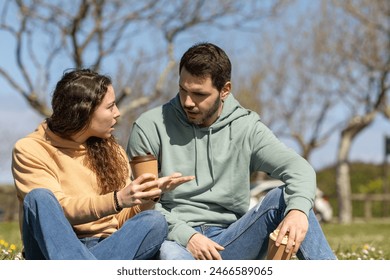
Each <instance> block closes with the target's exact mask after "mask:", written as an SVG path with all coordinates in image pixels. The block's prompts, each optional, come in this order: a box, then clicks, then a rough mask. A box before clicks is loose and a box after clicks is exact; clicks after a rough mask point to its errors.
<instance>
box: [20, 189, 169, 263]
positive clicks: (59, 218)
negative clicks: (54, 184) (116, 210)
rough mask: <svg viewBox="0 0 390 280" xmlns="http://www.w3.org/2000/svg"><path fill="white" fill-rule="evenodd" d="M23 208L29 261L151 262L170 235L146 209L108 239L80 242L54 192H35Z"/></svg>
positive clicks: (161, 219)
mask: <svg viewBox="0 0 390 280" xmlns="http://www.w3.org/2000/svg"><path fill="white" fill-rule="evenodd" d="M23 206H24V219H23V245H24V250H25V258H26V259H30V260H37V259H41V260H45V259H46V260H50V259H53V260H103V259H104V260H133V259H136V260H141V259H151V258H154V257H155V255H156V253H157V252H158V250H159V249H160V246H161V243H162V242H163V241H164V239H165V238H166V236H167V233H168V227H167V223H166V221H165V219H164V217H163V215H162V214H161V213H159V212H158V211H155V210H147V211H143V212H141V213H139V214H137V215H136V216H134V217H133V218H131V219H129V220H128V221H126V222H125V223H124V225H123V226H122V227H121V228H120V229H119V230H117V231H116V232H115V233H113V234H112V235H110V236H109V237H107V238H100V239H99V238H83V239H79V238H78V237H77V236H76V234H75V232H74V231H73V228H72V226H71V225H70V223H69V221H68V220H67V219H66V217H65V215H64V212H63V210H62V207H61V205H60V204H59V202H58V200H57V199H56V198H55V196H54V195H53V193H52V192H51V191H49V190H47V189H41V188H39V189H34V190H32V191H31V192H29V193H28V194H27V195H26V197H25V199H24V202H23Z"/></svg>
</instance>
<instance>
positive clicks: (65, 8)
mask: <svg viewBox="0 0 390 280" xmlns="http://www.w3.org/2000/svg"><path fill="white" fill-rule="evenodd" d="M284 2H285V1H275V3H274V4H273V5H272V6H267V5H263V4H260V3H258V1H248V2H247V3H245V5H242V4H241V3H237V1H202V0H200V1H168V0H161V1H154V0H153V1H151V0H145V1H121V0H112V1H104V0H79V1H60V0H57V1H53V0H35V1H24V0H17V1H13V0H12V1H4V2H3V6H2V7H1V10H0V11H1V22H0V28H1V29H2V30H4V31H7V32H8V33H9V34H10V35H12V37H13V39H14V43H15V61H16V68H17V70H18V72H19V73H18V75H14V74H13V73H10V72H8V71H7V69H6V68H2V67H1V68H0V75H1V76H2V77H3V78H4V79H5V80H6V81H7V82H8V83H9V85H11V87H12V88H13V89H14V90H15V91H16V92H17V93H18V94H21V95H22V96H23V97H24V98H25V99H26V100H27V101H28V102H29V104H30V105H31V106H32V108H34V109H35V110H37V111H38V112H40V113H41V114H42V115H44V116H48V115H50V108H49V107H48V106H47V101H48V100H47V99H48V98H47V93H48V87H49V86H51V83H52V82H53V81H52V77H51V76H52V73H58V68H61V71H62V70H64V69H63V68H64V66H65V67H68V68H73V67H75V68H80V67H91V68H93V69H95V70H98V71H103V69H104V70H106V69H108V68H109V66H108V64H110V63H111V64H113V63H114V62H115V61H117V63H118V64H119V62H118V61H121V62H122V64H126V66H127V67H126V73H125V74H127V76H128V75H130V74H132V75H134V74H136V75H135V77H136V78H137V79H138V78H140V77H142V78H143V79H142V80H143V81H144V82H145V84H146V85H145V87H144V88H143V92H142V93H141V94H139V96H138V97H137V98H135V99H133V100H131V102H129V103H127V104H126V105H125V104H124V102H123V100H125V99H126V98H125V97H126V96H127V95H129V94H130V93H132V94H133V93H134V91H133V90H132V88H131V86H130V85H129V84H126V85H122V86H124V87H123V88H121V89H119V92H120V93H121V95H120V96H119V98H118V99H119V101H120V102H119V103H120V105H121V106H123V108H122V110H124V112H127V111H129V110H132V109H133V108H136V107H139V106H142V105H145V104H148V103H149V102H150V101H151V100H153V99H156V98H157V97H159V96H160V95H161V94H162V91H163V89H164V85H165V83H166V78H167V77H168V74H169V72H170V71H171V70H172V68H173V67H174V65H175V59H174V43H175V39H176V37H177V36H178V35H179V34H181V33H184V32H186V31H189V30H190V29H191V28H193V27H196V26H200V25H211V24H213V25H215V26H219V27H221V28H250V27H251V26H250V23H254V22H258V21H259V20H260V18H261V17H262V16H267V15H270V14H271V13H272V12H273V11H274V10H275V9H277V8H278V7H279V6H280V5H282V4H283V3H284ZM16 14H17V15H18V17H17V18H16V17H15V15H16ZM244 20H245V21H244ZM243 23H244V24H243ZM146 34H152V36H153V37H155V38H156V39H155V41H156V42H159V43H158V44H155V45H149V46H142V45H141V47H140V48H138V49H136V48H135V45H136V44H135V43H134V41H137V40H143V39H139V38H141V37H142V36H146ZM148 49H151V50H148ZM137 58H142V59H137ZM157 59H159V60H157ZM156 60H157V61H159V62H162V63H161V64H160V65H161V66H160V67H154V68H155V69H153V71H149V73H151V75H149V76H154V75H155V76H156V78H150V79H149V80H145V75H144V74H145V73H146V70H145V69H143V70H144V71H143V72H142V71H139V70H138V69H139V68H140V67H142V64H143V63H146V62H150V61H156ZM124 61H125V62H124ZM130 65H131V66H130ZM111 67H113V68H114V69H113V70H111V71H110V72H111V73H116V71H117V69H115V66H111ZM118 68H119V67H118ZM123 69H124V68H123V67H122V70H123ZM129 69H130V70H129ZM54 70H56V71H54ZM149 70H150V68H149ZM122 74H124V73H123V72H122ZM16 76H18V77H20V78H18V79H17V78H16ZM133 77H134V76H133ZM147 77H148V76H147ZM56 78H57V77H55V79H56ZM134 80H135V78H133V79H132V81H134ZM126 82H129V80H127V81H126ZM146 93H149V94H146ZM127 101H128V100H127ZM122 102H123V104H121V103H122Z"/></svg>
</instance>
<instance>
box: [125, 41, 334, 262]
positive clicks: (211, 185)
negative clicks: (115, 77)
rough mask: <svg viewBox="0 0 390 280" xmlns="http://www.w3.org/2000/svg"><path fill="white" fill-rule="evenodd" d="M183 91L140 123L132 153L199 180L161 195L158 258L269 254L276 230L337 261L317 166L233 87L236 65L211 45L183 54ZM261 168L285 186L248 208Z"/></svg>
mask: <svg viewBox="0 0 390 280" xmlns="http://www.w3.org/2000/svg"><path fill="white" fill-rule="evenodd" d="M179 74H180V79H179V93H178V94H177V95H176V96H175V97H174V98H173V99H172V100H170V101H169V102H168V103H166V104H165V105H163V106H160V107H157V108H154V109H152V110H150V111H148V112H146V113H144V114H142V115H141V116H140V118H139V119H138V120H137V121H136V122H135V123H134V125H133V129H132V131H131V135H130V138H129V143H128V147H127V153H128V155H129V156H130V157H133V156H135V155H139V154H146V153H149V152H150V153H152V154H154V155H155V156H156V157H157V158H158V161H159V169H160V176H165V175H166V174H171V173H172V172H173V171H178V172H181V173H182V174H185V175H195V177H196V179H195V180H193V181H192V182H188V183H186V184H184V185H183V186H181V187H179V188H177V189H175V190H174V191H172V192H170V193H167V194H164V195H163V196H162V197H161V200H160V203H158V204H157V205H156V208H157V209H158V210H160V211H161V212H162V213H163V214H164V215H165V217H166V219H167V221H168V225H169V234H168V240H167V241H165V242H164V243H163V245H162V247H161V249H160V258H161V259H201V260H209V259H216V260H218V259H259V258H264V256H265V254H266V251H267V246H268V236H269V234H270V233H271V232H272V231H273V230H274V229H276V228H278V229H279V230H280V231H279V235H278V238H277V240H276V242H277V244H280V242H281V241H282V238H283V236H284V235H285V234H288V235H289V241H288V244H287V249H286V250H288V251H289V250H293V253H296V254H297V256H298V258H300V259H335V256H334V254H333V252H332V250H331V249H330V247H329V244H328V242H327V241H326V239H325V237H324V235H323V232H322V230H321V228H320V226H319V224H318V222H317V220H316V218H315V215H314V213H313V211H312V207H313V201H314V196H315V189H316V176H315V172H314V170H313V168H312V167H311V166H310V165H309V164H308V163H307V162H306V161H305V160H304V159H303V158H302V157H300V156H299V155H298V154H297V153H295V152H294V151H293V150H291V149H289V148H287V147H286V146H285V145H284V144H282V143H281V142H280V141H279V140H278V139H277V138H276V137H275V136H274V135H273V133H272V132H271V131H270V130H269V129H268V128H267V127H266V126H265V125H264V124H263V123H262V122H261V121H260V117H259V116H258V114H256V113H255V112H252V111H250V110H247V109H245V108H243V107H242V106H241V105H240V104H239V103H238V101H237V100H236V99H235V98H234V97H233V95H232V94H231V89H232V84H231V63H230V60H229V58H228V56H227V55H226V54H225V52H224V51H223V50H222V49H220V48H219V47H218V46H216V45H213V44H210V43H200V44H196V45H194V46H192V47H191V48H190V49H188V50H187V51H186V52H185V53H184V55H183V57H182V58H181V61H180V66H179ZM255 171H263V172H266V173H267V174H269V175H270V176H271V177H274V178H276V179H279V180H282V181H283V182H284V183H285V185H284V186H282V187H280V188H276V189H275V190H273V191H271V192H270V193H269V194H268V195H267V196H266V197H265V198H264V199H263V201H261V202H260V203H259V205H257V206H256V207H254V208H252V209H251V210H249V211H248V206H249V199H250V189H249V184H250V175H251V173H252V172H255Z"/></svg>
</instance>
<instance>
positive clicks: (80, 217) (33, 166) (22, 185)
mask: <svg viewBox="0 0 390 280" xmlns="http://www.w3.org/2000/svg"><path fill="white" fill-rule="evenodd" d="M58 164H59V163H56V162H55V160H54V159H53V158H52V157H51V156H50V153H49V152H48V151H47V150H45V149H44V148H43V147H42V146H41V145H39V144H38V143H37V142H35V141H31V140H30V139H28V138H25V139H22V140H19V141H18V142H17V143H16V144H15V147H14V150H13V158H12V172H13V176H14V183H15V186H16V189H17V196H18V197H19V199H20V200H21V201H22V200H23V199H24V197H25V196H26V194H27V193H28V192H30V191H31V190H32V189H34V188H46V189H49V190H51V191H52V192H53V194H54V195H55V197H56V198H57V199H58V201H59V202H60V204H61V206H62V208H63V209H64V213H65V215H66V217H67V219H68V220H69V222H70V223H71V224H72V225H77V224H82V223H87V222H91V221H94V220H97V219H99V218H102V217H105V216H107V215H111V214H114V213H116V211H115V205H114V200H113V194H112V193H107V194H104V195H91V194H87V193H85V194H82V193H80V195H78V196H77V197H76V196H71V195H67V194H66V193H65V192H64V191H63V189H62V186H61V182H60V176H59V174H58V170H57V169H58ZM73 175H74V174H73ZM71 176H72V175H70V176H69V178H67V179H71V178H72V177H71ZM73 183H74V184H78V186H79V185H80V184H82V182H77V181H75V182H73ZM79 188H82V186H79Z"/></svg>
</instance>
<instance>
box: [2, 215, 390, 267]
mask: <svg viewBox="0 0 390 280" xmlns="http://www.w3.org/2000/svg"><path fill="white" fill-rule="evenodd" d="M322 229H323V231H324V233H325V236H326V237H327V239H328V241H329V244H330V246H331V247H332V249H333V250H334V252H335V253H336V255H337V257H338V259H340V260H358V259H361V260H369V259H373V260H381V259H384V260H390V242H388V234H389V232H390V221H380V220H373V221H370V222H355V223H353V224H350V225H339V224H336V223H330V224H322ZM21 248H22V243H21V241H20V234H19V225H18V223H17V222H4V223H0V260H2V259H19V258H20V255H19V254H18V253H19V252H20V250H21Z"/></svg>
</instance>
